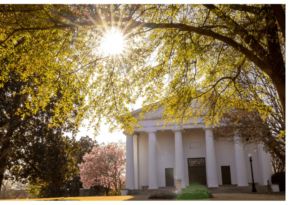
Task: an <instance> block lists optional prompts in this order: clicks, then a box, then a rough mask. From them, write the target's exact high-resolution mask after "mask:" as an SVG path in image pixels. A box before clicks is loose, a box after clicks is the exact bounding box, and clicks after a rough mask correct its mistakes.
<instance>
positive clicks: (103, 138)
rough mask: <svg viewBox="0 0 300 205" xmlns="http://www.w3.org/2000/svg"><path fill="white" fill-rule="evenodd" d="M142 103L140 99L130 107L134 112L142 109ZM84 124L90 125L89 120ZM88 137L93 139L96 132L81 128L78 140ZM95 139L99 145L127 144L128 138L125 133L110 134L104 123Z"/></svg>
mask: <svg viewBox="0 0 300 205" xmlns="http://www.w3.org/2000/svg"><path fill="white" fill-rule="evenodd" d="M142 102H143V101H142V99H139V100H137V101H136V103H135V104H132V105H130V107H132V108H133V109H134V110H137V109H139V108H141V107H142ZM83 123H84V124H88V120H84V121H83ZM67 135H69V134H67ZM86 135H88V136H89V137H91V138H93V137H94V131H93V130H92V129H90V130H89V131H88V130H87V128H86V127H79V132H78V133H77V135H76V140H79V139H80V137H82V136H86ZM94 139H95V140H97V142H98V143H99V144H100V143H102V142H104V143H105V144H107V143H109V142H118V141H119V140H122V141H123V142H126V136H125V135H124V134H123V131H119V132H117V131H115V132H113V133H110V132H109V127H108V125H105V124H104V123H102V124H101V131H100V135H97V136H96V137H95V138H94Z"/></svg>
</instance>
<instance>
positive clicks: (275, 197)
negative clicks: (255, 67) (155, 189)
mask: <svg viewBox="0 0 300 205" xmlns="http://www.w3.org/2000/svg"><path fill="white" fill-rule="evenodd" d="M212 195H213V197H214V198H210V199H204V200H199V201H285V195H284V193H278V194H277V193H273V194H272V193H270V194H268V193H266V194H261V193H255V194H253V193H249V194H248V193H247V194H245V193H215V194H212ZM133 200H134V201H145V200H149V201H173V200H174V199H173V200H171V199H148V195H132V196H130V195H128V196H93V197H67V198H43V199H7V200H3V201H133ZM0 201H1V200H0ZM197 201H198V200H197Z"/></svg>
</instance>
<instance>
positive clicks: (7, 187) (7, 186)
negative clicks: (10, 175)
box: [0, 180, 13, 199]
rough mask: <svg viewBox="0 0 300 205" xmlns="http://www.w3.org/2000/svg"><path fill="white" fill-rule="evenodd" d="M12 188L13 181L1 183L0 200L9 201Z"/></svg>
mask: <svg viewBox="0 0 300 205" xmlns="http://www.w3.org/2000/svg"><path fill="white" fill-rule="evenodd" d="M12 186H13V181H11V180H5V181H3V182H2V188H1V190H0V191H1V192H0V199H9V198H11V195H12V191H11V190H12Z"/></svg>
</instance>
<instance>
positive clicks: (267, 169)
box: [258, 144, 273, 185]
mask: <svg viewBox="0 0 300 205" xmlns="http://www.w3.org/2000/svg"><path fill="white" fill-rule="evenodd" d="M258 156H259V161H260V163H259V164H260V172H261V174H260V175H261V180H262V181H261V185H268V182H267V181H268V180H269V181H270V183H271V176H272V174H273V171H272V164H271V156H270V154H269V153H266V152H265V151H264V150H263V144H260V145H259V148H258Z"/></svg>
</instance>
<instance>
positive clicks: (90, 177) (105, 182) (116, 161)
mask: <svg viewBox="0 0 300 205" xmlns="http://www.w3.org/2000/svg"><path fill="white" fill-rule="evenodd" d="M125 155H126V153H125V149H124V146H119V145H118V144H117V143H109V144H107V145H106V144H104V143H102V144H100V146H98V147H94V148H93V150H92V151H91V152H90V153H87V154H85V155H84V156H83V162H82V163H81V164H78V167H79V170H80V178H81V179H80V181H81V182H82V183H83V187H84V188H90V187H91V186H96V185H100V186H103V187H104V188H106V190H109V189H115V190H116V191H117V190H119V189H120V188H121V187H122V186H124V184H125V176H124V175H125V163H126V156H125Z"/></svg>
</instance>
